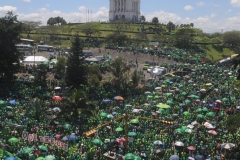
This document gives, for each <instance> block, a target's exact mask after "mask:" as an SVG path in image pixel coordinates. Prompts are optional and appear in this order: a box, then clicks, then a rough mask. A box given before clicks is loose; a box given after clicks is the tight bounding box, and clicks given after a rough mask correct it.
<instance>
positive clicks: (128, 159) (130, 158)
mask: <svg viewBox="0 0 240 160" xmlns="http://www.w3.org/2000/svg"><path fill="white" fill-rule="evenodd" d="M124 158H125V159H126V160H134V159H135V156H134V154H132V153H128V154H126V155H125V156H124Z"/></svg>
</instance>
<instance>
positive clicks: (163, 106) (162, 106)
mask: <svg viewBox="0 0 240 160" xmlns="http://www.w3.org/2000/svg"><path fill="white" fill-rule="evenodd" d="M157 107H158V108H170V106H169V105H167V104H163V103H160V104H158V105H157Z"/></svg>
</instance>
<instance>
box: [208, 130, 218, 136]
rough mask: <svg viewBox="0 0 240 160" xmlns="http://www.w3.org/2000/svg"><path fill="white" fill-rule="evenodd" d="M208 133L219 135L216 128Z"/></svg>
mask: <svg viewBox="0 0 240 160" xmlns="http://www.w3.org/2000/svg"><path fill="white" fill-rule="evenodd" d="M208 133H210V134H212V135H217V134H218V132H216V131H214V130H210V131H208Z"/></svg>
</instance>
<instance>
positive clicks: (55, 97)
mask: <svg viewBox="0 0 240 160" xmlns="http://www.w3.org/2000/svg"><path fill="white" fill-rule="evenodd" d="M52 99H53V100H54V101H61V100H62V97H60V96H53V97H52Z"/></svg>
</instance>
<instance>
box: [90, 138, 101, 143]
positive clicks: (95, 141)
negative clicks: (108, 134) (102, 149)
mask: <svg viewBox="0 0 240 160" xmlns="http://www.w3.org/2000/svg"><path fill="white" fill-rule="evenodd" d="M92 142H93V143H94V144H101V143H102V141H101V140H100V139H98V138H95V139H94V140H92Z"/></svg>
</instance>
